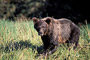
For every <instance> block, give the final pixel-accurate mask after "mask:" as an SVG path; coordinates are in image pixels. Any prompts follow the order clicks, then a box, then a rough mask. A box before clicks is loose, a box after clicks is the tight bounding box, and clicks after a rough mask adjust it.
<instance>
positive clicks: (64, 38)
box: [32, 17, 80, 55]
mask: <svg viewBox="0 0 90 60" xmlns="http://www.w3.org/2000/svg"><path fill="white" fill-rule="evenodd" d="M32 20H33V22H34V28H35V29H36V31H37V32H38V34H39V35H40V36H41V39H42V41H43V44H44V49H45V51H44V54H45V55H46V54H52V53H53V52H55V51H56V49H57V47H58V45H59V44H61V43H69V44H75V46H77V45H78V42H79V36H80V29H79V27H78V26H77V25H76V24H74V23H73V22H72V21H70V20H69V19H66V18H61V19H55V18H52V17H45V18H42V19H38V18H36V17H34V18H33V19H32Z"/></svg>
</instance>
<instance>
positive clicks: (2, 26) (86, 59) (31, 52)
mask: <svg viewBox="0 0 90 60" xmlns="http://www.w3.org/2000/svg"><path fill="white" fill-rule="evenodd" d="M80 32H81V35H80V39H79V46H78V47H77V48H76V50H73V48H72V46H71V47H67V45H62V44H61V46H60V47H59V48H58V49H57V51H56V52H55V53H54V54H52V55H50V56H49V57H48V58H42V59H40V58H39V57H38V56H36V55H37V54H38V52H41V51H42V50H43V48H42V45H43V44H42V40H41V38H40V36H38V34H37V32H36V30H35V29H34V27H33V22H32V21H16V22H12V21H8V20H0V60H90V24H87V25H83V26H80ZM69 49H70V50H69Z"/></svg>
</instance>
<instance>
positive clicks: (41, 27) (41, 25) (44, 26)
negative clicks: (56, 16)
mask: <svg viewBox="0 0 90 60" xmlns="http://www.w3.org/2000/svg"><path fill="white" fill-rule="evenodd" d="M32 20H33V22H34V28H35V29H36V31H37V32H38V34H39V35H40V36H44V35H46V34H47V32H48V28H49V25H50V23H51V20H52V18H51V17H47V18H43V19H38V18H36V17H34V18H33V19H32Z"/></svg>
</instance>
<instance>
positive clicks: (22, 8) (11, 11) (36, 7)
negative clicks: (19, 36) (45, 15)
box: [0, 0, 46, 19]
mask: <svg viewBox="0 0 90 60" xmlns="http://www.w3.org/2000/svg"><path fill="white" fill-rule="evenodd" d="M45 3H46V0H0V18H5V19H14V18H15V17H20V16H21V15H24V16H26V17H33V16H35V15H37V14H36V13H38V15H39V14H41V13H42V9H44V6H45Z"/></svg>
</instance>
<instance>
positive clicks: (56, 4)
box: [0, 0, 90, 23]
mask: <svg viewBox="0 0 90 60" xmlns="http://www.w3.org/2000/svg"><path fill="white" fill-rule="evenodd" d="M22 15H23V16H25V17H28V18H32V17H38V18H43V17H47V16H50V17H54V18H68V19H71V20H72V21H73V22H75V23H78V22H84V21H85V20H87V21H88V23H90V22H89V20H90V3H89V0H0V18H5V19H12V20H14V19H15V18H16V17H20V16H22Z"/></svg>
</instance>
